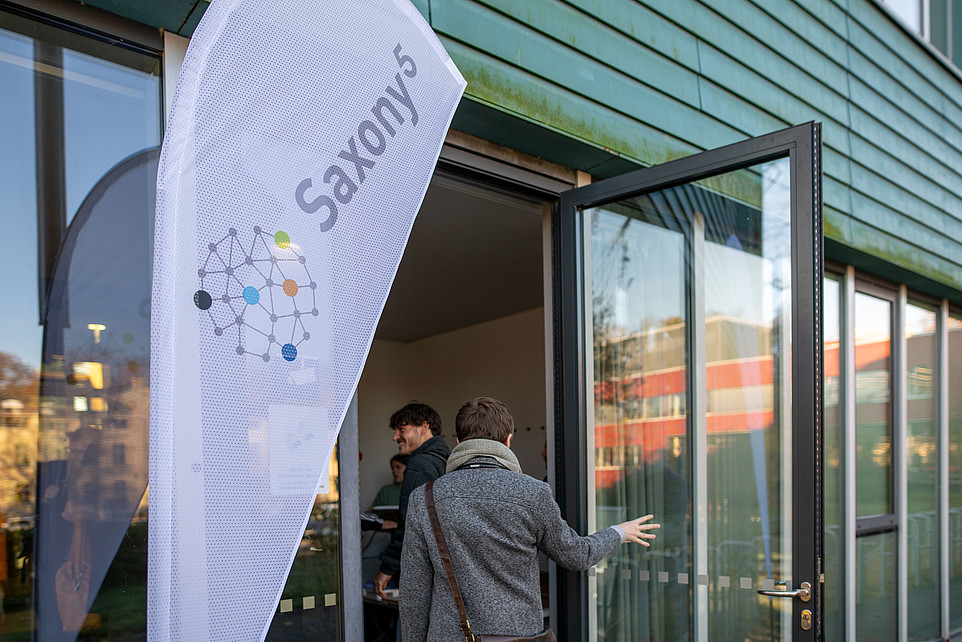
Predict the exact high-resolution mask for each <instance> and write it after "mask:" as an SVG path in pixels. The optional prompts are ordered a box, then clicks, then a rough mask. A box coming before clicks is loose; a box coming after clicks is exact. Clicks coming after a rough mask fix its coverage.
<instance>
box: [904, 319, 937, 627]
mask: <svg viewBox="0 0 962 642" xmlns="http://www.w3.org/2000/svg"><path fill="white" fill-rule="evenodd" d="M935 319H936V316H935V311H933V310H927V309H925V308H922V307H919V306H916V305H912V304H909V305H907V306H906V308H905V338H906V346H907V347H906V367H907V369H908V372H907V373H906V375H907V391H906V393H907V394H906V396H907V400H906V401H907V403H908V426H907V427H906V437H905V448H906V457H907V459H908V461H907V476H908V478H907V483H908V494H907V498H906V501H907V502H908V503H907V507H906V508H907V511H908V519H907V521H906V524H905V527H906V529H907V530H906V533H907V537H908V549H907V551H906V553H907V556H908V560H907V570H908V575H907V583H908V616H909V617H908V632H909V639H910V640H931V639H933V638H937V637H938V634H939V597H938V576H939V574H938V568H939V566H938V564H939V546H938V523H939V520H938V517H937V514H936V507H937V501H938V484H937V478H938V461H937V456H936V443H937V441H936V436H937V434H938V431H937V428H936V422H935V417H936V397H935V391H936V390H937V389H938V388H937V386H936V381H935V372H936V367H935V364H936V348H937V342H936V337H937V335H936V332H935Z"/></svg>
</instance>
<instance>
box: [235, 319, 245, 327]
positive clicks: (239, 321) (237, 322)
mask: <svg viewBox="0 0 962 642" xmlns="http://www.w3.org/2000/svg"><path fill="white" fill-rule="evenodd" d="M234 323H236V324H237V325H244V317H237V318H236V319H234Z"/></svg>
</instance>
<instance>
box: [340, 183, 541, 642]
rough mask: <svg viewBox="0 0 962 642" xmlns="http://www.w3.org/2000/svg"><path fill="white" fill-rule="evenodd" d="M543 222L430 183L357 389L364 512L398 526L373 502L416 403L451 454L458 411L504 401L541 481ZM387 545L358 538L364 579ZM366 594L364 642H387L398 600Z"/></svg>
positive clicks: (486, 196)
mask: <svg viewBox="0 0 962 642" xmlns="http://www.w3.org/2000/svg"><path fill="white" fill-rule="evenodd" d="M543 216H544V214H543V206H542V202H541V201H540V200H537V199H533V198H527V197H524V196H521V195H519V194H516V193H510V192H507V191H503V190H500V189H496V188H493V187H491V186H488V185H483V184H480V183H478V182H475V181H468V180H465V179H463V178H460V177H457V176H454V175H451V174H445V173H441V172H438V173H437V174H436V175H435V178H434V180H433V181H432V183H431V186H430V188H429V190H428V192H427V195H426V197H425V199H424V203H423V205H422V207H421V210H420V212H419V214H418V217H417V220H416V222H415V224H414V228H413V230H412V233H411V237H410V240H409V242H408V246H407V249H406V250H405V253H404V258H403V259H402V261H401V265H400V268H399V269H398V274H397V277H396V279H395V282H394V285H393V287H392V290H391V294H390V296H389V298H388V301H387V304H386V306H385V309H384V313H383V315H382V317H381V321H380V323H379V325H378V329H377V332H376V334H375V337H374V342H373V344H372V346H371V351H370V354H369V356H368V359H367V363H366V365H365V368H364V371H363V373H362V376H361V381H360V383H359V385H358V392H357V424H358V449H359V456H360V462H359V479H360V484H359V497H358V504H359V507H360V509H361V510H362V511H374V512H379V513H381V516H382V517H384V518H387V519H391V518H392V517H394V516H395V515H394V514H393V512H392V509H391V508H390V507H389V506H387V507H386V506H376V505H375V504H376V502H375V499H376V497H377V496H378V493H379V491H380V489H382V488H383V487H385V486H389V485H390V484H391V483H392V476H391V468H390V460H391V457H392V456H393V455H395V454H396V453H397V452H398V447H397V444H395V443H394V442H393V441H392V436H393V432H392V431H391V430H390V428H389V419H390V417H391V414H392V413H393V412H394V411H396V410H397V409H399V408H401V407H402V406H404V405H405V404H407V403H408V402H410V401H412V400H417V401H420V402H423V403H426V404H429V405H430V406H432V407H433V408H434V409H435V410H437V412H438V413H439V414H440V416H441V420H442V426H443V430H442V437H443V438H444V439H445V441H446V442H447V443H448V445H449V446H450V447H452V448H453V447H454V446H455V444H456V440H455V436H454V417H455V414H456V413H457V410H458V408H460V407H461V405H462V404H463V403H464V402H465V401H467V400H468V399H471V398H473V397H476V396H479V395H486V396H491V397H495V398H498V399H501V400H502V401H504V402H505V403H507V404H508V406H509V407H510V408H511V410H512V413H513V415H514V418H515V423H516V426H517V433H516V434H515V437H514V440H513V442H512V449H513V450H514V452H515V454H516V455H517V456H518V459H519V460H520V463H521V466H522V469H523V470H524V472H526V473H527V474H529V475H531V476H533V477H535V478H537V479H542V478H544V477H545V476H546V463H545V458H544V457H543V453H544V452H545V449H546V428H545V427H546V425H547V421H546V397H545V314H544V296H543V292H544V260H543V256H544V253H543V250H542V246H543V232H542V230H543V220H542V217H543ZM343 456H344V455H343V454H342V457H343ZM342 501H343V498H342ZM389 537H390V535H389V533H388V532H385V531H382V532H377V531H364V532H362V537H361V575H362V579H363V580H364V581H370V580H371V579H372V578H373V577H374V574H375V573H376V572H377V570H378V568H379V565H380V562H379V559H378V554H379V551H381V550H382V549H383V548H384V546H385V545H386V544H387V541H388V539H389ZM345 544H347V542H345ZM545 570H547V569H545ZM545 585H547V583H545ZM364 595H365V601H366V603H365V605H364V610H365V639H367V640H377V639H390V640H393V639H394V637H393V630H392V631H390V632H389V634H388V635H387V637H385V629H389V628H390V627H391V626H392V625H393V618H394V616H396V602H395V601H393V600H390V599H389V600H387V601H382V602H381V603H375V600H373V595H372V591H370V590H365V591H364ZM545 595H547V593H546V592H545ZM545 606H546V607H547V602H546V603H545Z"/></svg>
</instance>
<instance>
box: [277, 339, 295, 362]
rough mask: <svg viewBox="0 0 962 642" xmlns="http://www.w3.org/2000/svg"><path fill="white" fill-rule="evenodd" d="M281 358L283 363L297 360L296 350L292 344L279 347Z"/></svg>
mask: <svg viewBox="0 0 962 642" xmlns="http://www.w3.org/2000/svg"><path fill="white" fill-rule="evenodd" d="M281 356H282V357H284V360H285V361H293V360H294V359H296V358H297V348H295V347H294V344H293V343H285V344H284V345H283V346H281Z"/></svg>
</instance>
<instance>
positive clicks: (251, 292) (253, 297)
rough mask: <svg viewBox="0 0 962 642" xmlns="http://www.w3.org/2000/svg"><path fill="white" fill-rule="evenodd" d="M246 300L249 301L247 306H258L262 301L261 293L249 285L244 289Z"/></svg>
mask: <svg viewBox="0 0 962 642" xmlns="http://www.w3.org/2000/svg"><path fill="white" fill-rule="evenodd" d="M235 292H236V290H235ZM244 300H245V301H247V305H257V302H258V301H260V300H261V293H260V292H258V291H257V288H255V287H254V286H252V285H248V286H247V287H246V288H244Z"/></svg>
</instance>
